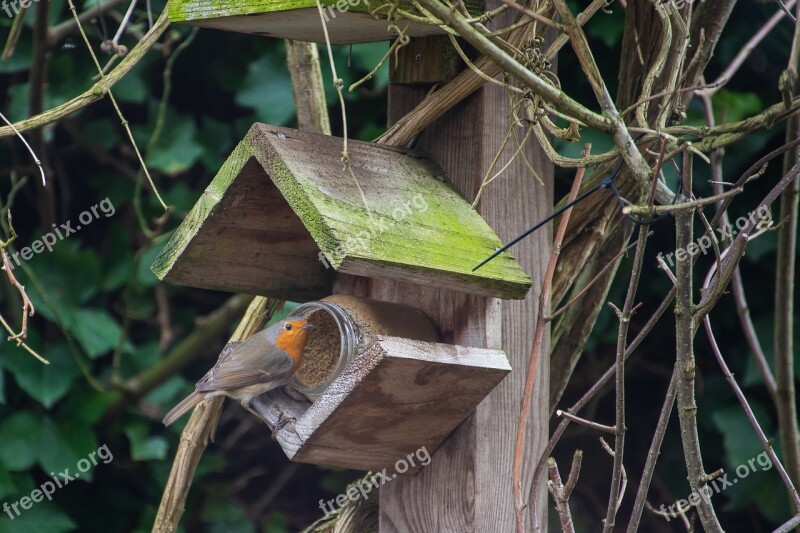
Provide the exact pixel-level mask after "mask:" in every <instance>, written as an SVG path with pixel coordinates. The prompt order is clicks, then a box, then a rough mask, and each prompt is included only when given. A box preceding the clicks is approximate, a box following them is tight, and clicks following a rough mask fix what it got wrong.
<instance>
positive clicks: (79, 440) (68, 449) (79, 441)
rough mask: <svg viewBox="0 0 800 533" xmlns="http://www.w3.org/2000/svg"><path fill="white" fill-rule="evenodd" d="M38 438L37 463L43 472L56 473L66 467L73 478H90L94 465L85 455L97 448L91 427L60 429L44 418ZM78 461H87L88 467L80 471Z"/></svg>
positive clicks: (87, 479) (86, 479)
mask: <svg viewBox="0 0 800 533" xmlns="http://www.w3.org/2000/svg"><path fill="white" fill-rule="evenodd" d="M39 439H40V449H39V464H40V465H41V466H42V469H43V470H44V471H45V472H54V473H56V474H58V473H59V472H63V471H64V469H65V468H68V469H69V474H70V475H72V476H74V477H75V479H81V480H84V481H91V480H92V470H93V467H94V465H92V462H91V461H90V460H89V459H88V458H87V456H88V454H89V453H91V452H92V451H94V450H96V449H97V443H96V441H95V439H94V434H93V433H92V431H91V429H89V428H88V427H79V428H71V429H70V430H69V431H62V430H61V429H60V428H59V427H58V426H56V425H55V424H54V423H53V421H52V420H49V419H45V420H44V422H43V423H42V428H41V433H40V435H39ZM79 461H88V462H89V465H90V467H89V468H88V469H85V471H83V472H80V471H79V470H78V462H79ZM84 468H85V467H84Z"/></svg>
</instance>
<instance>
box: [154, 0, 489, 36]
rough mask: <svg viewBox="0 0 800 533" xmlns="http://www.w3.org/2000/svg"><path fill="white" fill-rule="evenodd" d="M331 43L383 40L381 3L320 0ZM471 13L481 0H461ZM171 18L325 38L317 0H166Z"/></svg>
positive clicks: (415, 26) (405, 23) (427, 30)
mask: <svg viewBox="0 0 800 533" xmlns="http://www.w3.org/2000/svg"><path fill="white" fill-rule="evenodd" d="M321 4H322V5H323V13H324V17H325V21H326V24H327V26H328V34H329V36H330V40H331V42H332V43H333V44H352V43H363V42H371V41H386V40H389V39H393V38H395V37H397V32H396V31H390V29H389V26H388V23H387V20H386V18H385V17H382V16H380V15H379V16H373V15H372V14H371V13H372V11H374V10H376V9H377V8H379V7H381V6H384V7H383V8H382V9H381V10H380V14H382V15H385V14H386V9H387V8H386V4H385V3H384V2H379V1H377V0H321ZM464 4H465V6H466V7H467V9H468V11H469V12H470V13H480V12H482V11H483V1H482V0H465V1H464ZM400 7H401V8H402V9H404V10H410V11H412V12H413V11H415V8H414V7H413V6H412V3H411V2H409V1H401V2H400ZM169 19H170V21H171V22H178V23H188V24H193V25H196V26H203V27H207V28H216V29H220V30H228V31H236V32H240V33H254V34H257V35H265V36H268V37H282V38H285V39H296V40H300V41H310V42H317V43H324V42H325V35H324V33H323V29H322V20H321V19H320V15H319V11H318V10H317V3H316V0H216V1H214V2H209V1H208V0H170V3H169ZM398 26H400V28H402V29H403V30H404V32H405V34H406V35H408V36H409V37H424V36H428V35H442V34H444V33H445V32H444V30H442V29H441V28H439V27H438V26H435V25H431V24H424V23H420V22H416V21H410V20H406V19H401V20H400V21H399V23H398Z"/></svg>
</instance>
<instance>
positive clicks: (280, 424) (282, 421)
mask: <svg viewBox="0 0 800 533" xmlns="http://www.w3.org/2000/svg"><path fill="white" fill-rule="evenodd" d="M295 422H297V419H296V418H294V417H292V416H286V415H284V414H283V413H279V414H278V421H277V422H276V423H275V426H274V427H273V428H272V440H277V436H276V433H277V432H278V431H280V430H282V429H283V428H285V427H286V425H287V424H289V423H291V424H294V423H295Z"/></svg>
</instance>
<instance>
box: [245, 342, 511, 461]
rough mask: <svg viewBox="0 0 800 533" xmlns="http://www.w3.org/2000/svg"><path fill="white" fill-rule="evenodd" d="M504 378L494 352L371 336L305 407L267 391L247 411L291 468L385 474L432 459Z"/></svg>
mask: <svg viewBox="0 0 800 533" xmlns="http://www.w3.org/2000/svg"><path fill="white" fill-rule="evenodd" d="M510 371H511V367H510V366H509V365H508V360H507V359H506V357H505V354H504V353H503V352H502V351H500V350H486V349H478V348H464V347H462V346H453V345H449V344H439V343H430V342H421V341H415V340H410V339H405V338H401V337H378V338H377V339H376V340H375V342H373V343H372V344H371V345H370V346H369V347H368V348H367V349H366V350H365V351H364V352H362V353H360V354H359V355H358V356H357V357H356V358H355V359H354V360H353V362H352V363H351V364H350V365H349V366H348V367H347V369H346V370H345V371H344V373H343V374H342V375H341V376H339V378H337V379H336V381H335V382H334V383H333V384H332V385H331V386H330V388H328V390H327V391H325V393H323V395H322V396H321V397H320V398H319V399H318V400H317V401H316V402H314V403H313V404H311V405H310V406H309V405H308V404H306V405H303V404H298V403H297V402H294V401H291V400H288V399H286V398H285V396H284V395H283V393H282V392H274V393H271V394H270V395H268V396H261V397H259V398H257V401H256V402H255V403H254V408H255V409H256V410H257V411H258V412H259V413H260V414H261V415H262V416H263V417H264V418H265V419H266V420H267V421H268V422H269V424H270V425H271V426H273V427H275V426H276V425H277V426H278V428H279V429H278V430H277V431H276V432H275V437H276V439H277V440H278V442H279V443H280V444H281V447H282V448H283V450H284V452H286V455H287V456H288V457H289V458H290V459H292V460H294V461H299V462H303V463H314V464H324V465H332V466H341V467H346V468H355V469H359V470H378V471H380V470H382V469H383V468H389V470H390V471H391V469H392V467H393V466H394V464H395V462H396V461H397V460H398V459H402V458H405V457H406V456H407V455H408V454H410V453H413V452H415V451H416V450H418V449H420V448H421V447H423V446H424V447H425V448H426V449H427V451H428V452H429V453H433V452H434V450H436V448H438V446H439V444H440V443H441V442H442V441H443V440H444V439H445V438H446V437H447V435H449V434H450V433H451V432H452V431H453V429H455V428H456V426H458V425H459V424H460V423H461V422H463V421H464V419H465V418H467V417H468V416H469V414H470V413H471V412H472V411H473V410H474V409H475V407H476V406H477V405H478V404H479V403H480V402H481V400H483V399H484V398H485V397H486V395H487V394H489V392H490V391H491V390H492V389H494V388H495V387H496V386H497V384H498V383H499V382H500V381H502V380H503V378H505V377H506V376H507V375H508V373H509V372H510ZM305 407H307V410H305V411H303V409H304V408H305ZM279 413H283V417H284V422H281V421H280V415H279ZM292 418H294V420H292ZM281 425H282V427H281ZM418 466H419V465H418Z"/></svg>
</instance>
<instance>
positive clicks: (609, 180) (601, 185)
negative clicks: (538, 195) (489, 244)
mask: <svg viewBox="0 0 800 533" xmlns="http://www.w3.org/2000/svg"><path fill="white" fill-rule="evenodd" d="M609 187H611V188H613V189H615V190H616V187H614V182H613V178H611V177H607V178H605V179H604V180H603V181H602V182H600V183H598V184H597V185H595V186H594V187H592V188H591V189H589V190H588V191H586V192H585V193H583V194H581V195H580V196H578V197H577V198H575V199H574V200H573V201H571V202H569V203H568V204H566V205H565V206H563V207H560V208H559V209H557V210H556V211H554V212H553V213H552V214H550V216H548V217H547V218H545V219H543V220H540V221H539V222H537V223H536V224H534V225H533V226H531V227H530V228H528V230H527V231H526V232H525V233H523V234H522V235H520V236H518V237H517V238H515V239H514V240H513V241H511V242H510V243H508V244H506V245H505V246H503V247H502V248H500V249H498V250H497V251H496V252H495V253H493V254H492V255H490V256H489V257H487V258H486V259H484V260H483V261H482V262H481V264H479V265H478V266H476V267H475V268H473V269H472V271H473V272H475V271H476V270H478V269H479V268H480V267H482V266H483V265H485V264H486V263H488V262H489V261H491V260H492V259H494V258H495V257H497V256H498V255H500V254H502V253H503V252H505V251H506V250H508V249H509V248H511V247H512V246H514V245H515V244H517V243H518V242H519V241H521V240H522V239H524V238H525V237H527V236H528V235H530V234H531V233H533V232H534V231H536V230H537V229H539V228H541V227H542V226H544V225H545V224H547V223H548V222H550V221H551V220H553V219H554V218H556V217H557V216H558V215H560V214H561V213H563V212H564V211H566V210H567V209H569V208H570V207H572V206H574V205H575V204H577V203H579V202H582V201H583V200H585V199H586V197H587V196H590V195H592V194H594V193H596V192H597V191H599V190H601V189H608V188H609Z"/></svg>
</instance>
